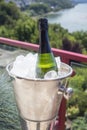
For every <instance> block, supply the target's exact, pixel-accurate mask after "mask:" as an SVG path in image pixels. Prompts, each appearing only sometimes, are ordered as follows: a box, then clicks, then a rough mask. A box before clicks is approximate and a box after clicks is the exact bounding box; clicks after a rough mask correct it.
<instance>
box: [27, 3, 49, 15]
mask: <svg viewBox="0 0 87 130" xmlns="http://www.w3.org/2000/svg"><path fill="white" fill-rule="evenodd" d="M29 10H31V16H32V15H33V16H35V15H36V16H37V14H38V15H42V14H45V13H48V12H50V11H51V9H50V7H49V5H47V4H40V3H39V4H37V3H35V4H31V5H30V6H29ZM32 11H33V13H32Z"/></svg>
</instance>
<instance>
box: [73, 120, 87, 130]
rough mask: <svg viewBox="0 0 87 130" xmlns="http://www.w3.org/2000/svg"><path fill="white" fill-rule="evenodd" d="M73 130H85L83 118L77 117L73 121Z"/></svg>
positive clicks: (86, 125)
mask: <svg viewBox="0 0 87 130" xmlns="http://www.w3.org/2000/svg"><path fill="white" fill-rule="evenodd" d="M72 129H73V130H87V123H86V120H85V118H84V117H78V118H77V119H75V120H73V123H72Z"/></svg>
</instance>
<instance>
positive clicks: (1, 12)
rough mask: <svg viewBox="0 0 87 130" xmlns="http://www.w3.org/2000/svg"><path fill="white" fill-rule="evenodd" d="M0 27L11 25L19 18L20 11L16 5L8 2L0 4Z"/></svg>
mask: <svg viewBox="0 0 87 130" xmlns="http://www.w3.org/2000/svg"><path fill="white" fill-rule="evenodd" d="M0 17H1V19H0V25H5V24H7V25H9V26H10V25H13V24H15V21H16V20H17V19H18V18H19V17H20V10H19V8H17V6H16V4H14V3H12V2H9V3H5V2H3V1H2V2H0Z"/></svg>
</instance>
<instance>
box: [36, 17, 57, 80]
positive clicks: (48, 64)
mask: <svg viewBox="0 0 87 130" xmlns="http://www.w3.org/2000/svg"><path fill="white" fill-rule="evenodd" d="M38 23H39V52H38V58H37V64H36V78H44V75H45V74H46V73H47V72H49V71H51V70H54V71H56V72H57V71H58V70H57V64H56V61H55V58H54V55H53V53H52V51H51V47H50V43H49V38H48V20H47V19H46V18H41V19H39V21H38Z"/></svg>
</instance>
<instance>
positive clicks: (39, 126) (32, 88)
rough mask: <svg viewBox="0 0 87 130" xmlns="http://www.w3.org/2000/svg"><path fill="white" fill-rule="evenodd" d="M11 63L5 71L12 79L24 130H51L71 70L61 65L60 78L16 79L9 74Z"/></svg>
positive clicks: (67, 66)
mask: <svg viewBox="0 0 87 130" xmlns="http://www.w3.org/2000/svg"><path fill="white" fill-rule="evenodd" d="M12 65H13V63H11V64H9V65H8V66H7V71H8V73H9V75H10V76H11V77H13V78H14V80H13V84H14V93H15V98H16V102H17V105H18V109H19V113H20V116H21V118H22V119H23V122H24V123H22V128H23V129H24V130H50V129H51V130H53V125H52V124H54V121H55V119H56V117H57V115H58V110H59V107H60V103H61V100H62V97H63V95H64V91H65V90H66V86H67V81H68V78H69V77H70V75H71V74H72V68H71V67H70V66H69V65H67V64H65V63H61V68H60V70H59V71H60V73H61V76H59V78H57V79H51V80H50V79H49V80H45V79H44V80H40V79H36V80H35V79H26V78H21V77H16V76H15V75H12V74H11V73H10V70H11V68H12Z"/></svg>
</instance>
